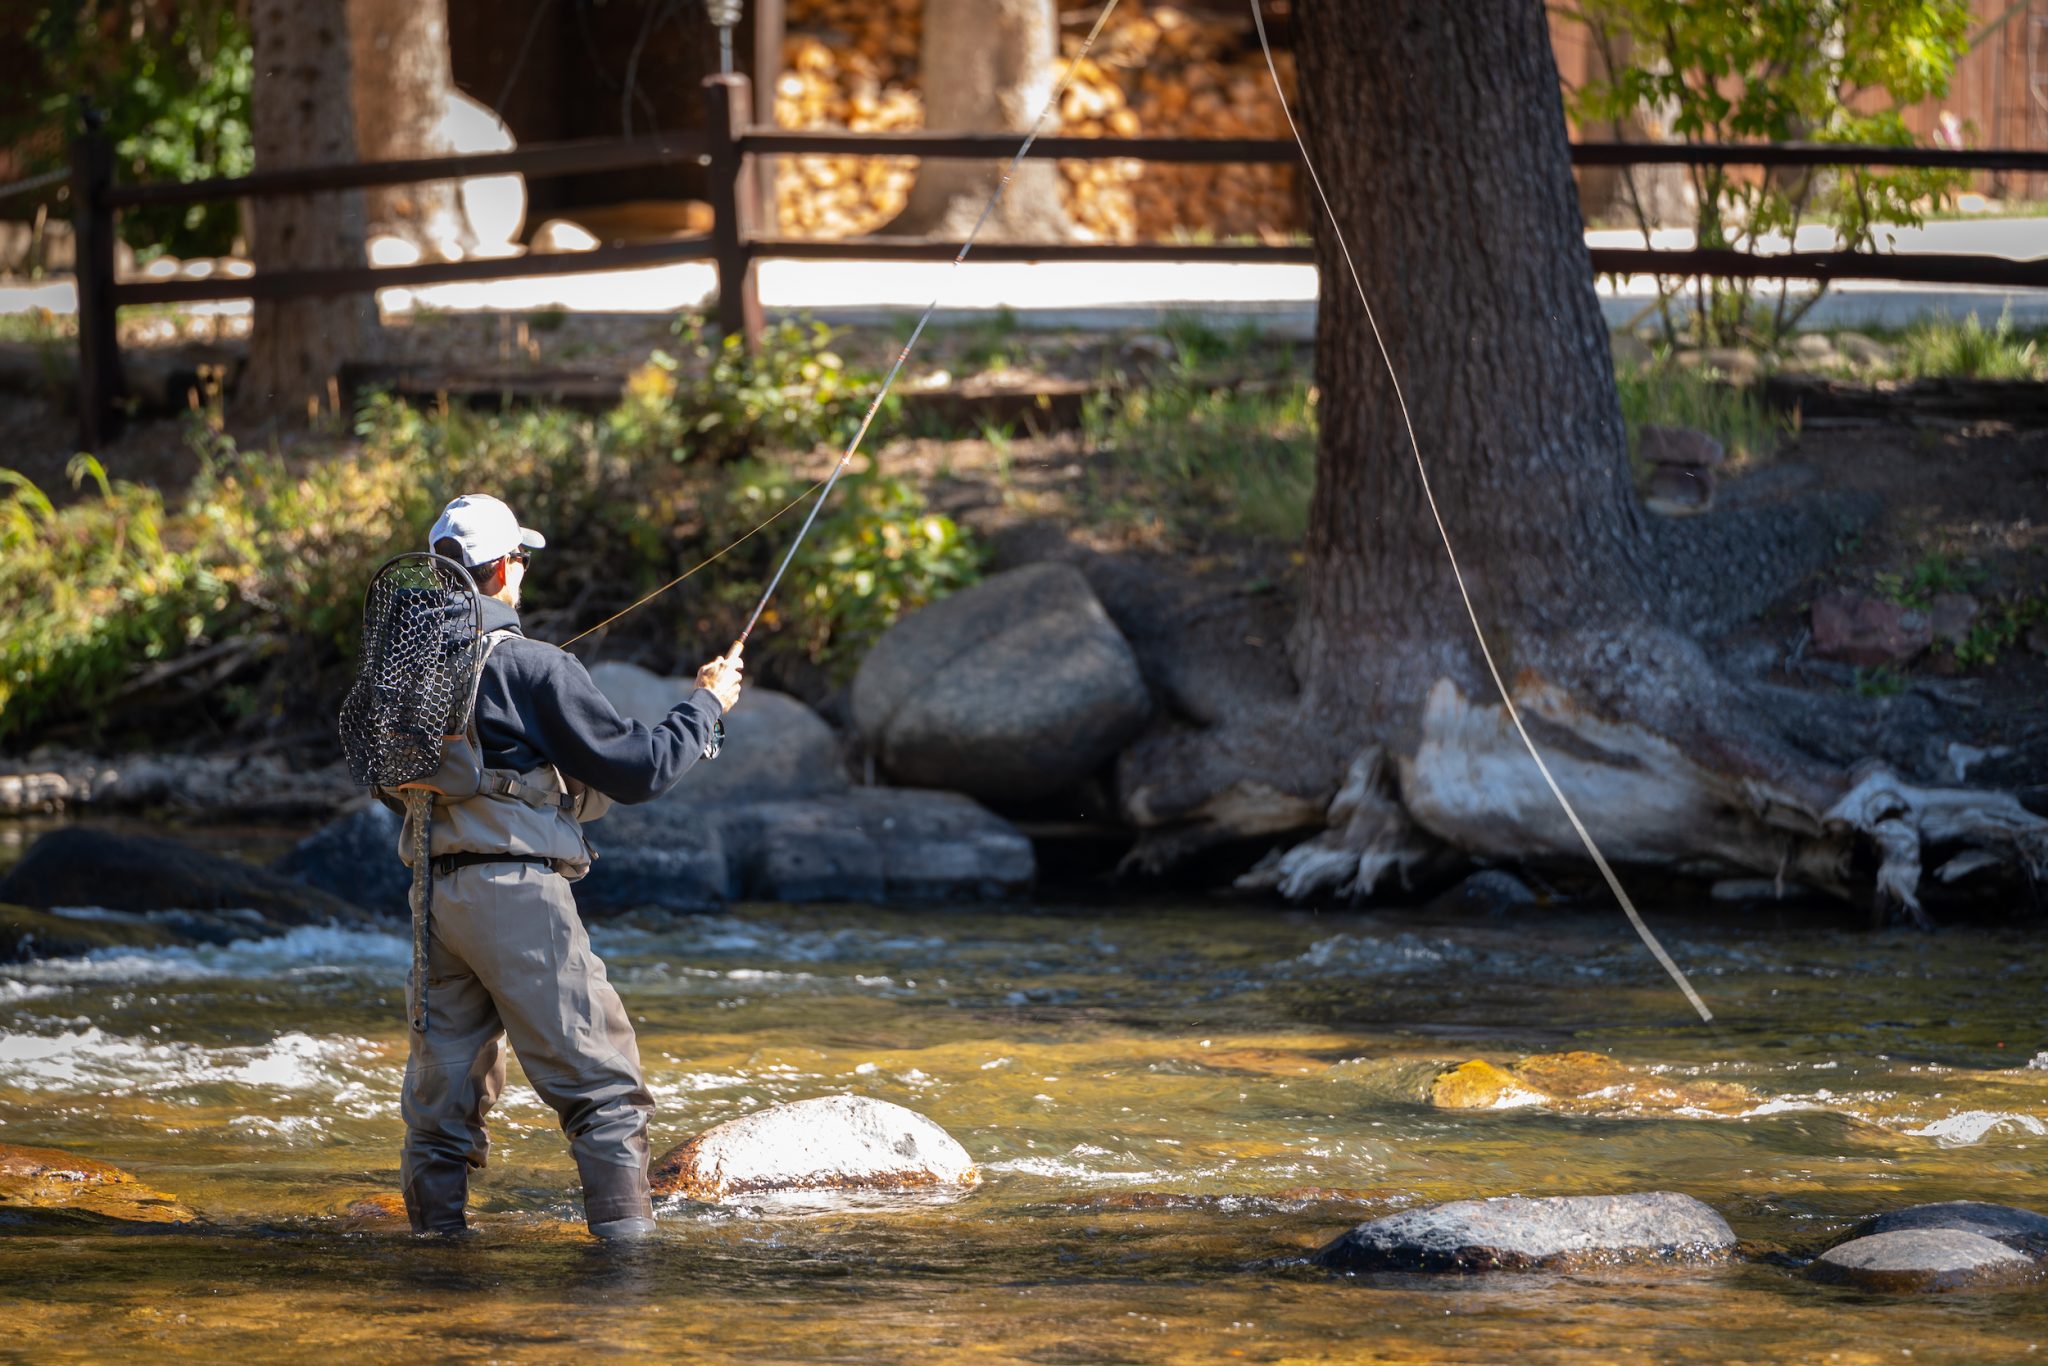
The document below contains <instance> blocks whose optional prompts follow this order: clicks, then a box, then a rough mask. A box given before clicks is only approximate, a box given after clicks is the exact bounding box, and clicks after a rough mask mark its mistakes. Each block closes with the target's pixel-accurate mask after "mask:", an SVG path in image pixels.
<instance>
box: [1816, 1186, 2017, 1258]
mask: <svg viewBox="0 0 2048 1366" xmlns="http://www.w3.org/2000/svg"><path fill="white" fill-rule="evenodd" d="M1916 1229H1948V1230H1950V1231H1953V1232H1957V1233H1974V1234H1976V1235H1977V1236H1978V1237H1980V1238H1989V1239H1991V1240H1992V1241H1994V1242H1999V1243H2003V1244H2005V1245H2006V1246H2007V1247H2009V1248H2012V1249H2014V1250H2015V1251H2019V1252H2024V1253H2027V1254H2028V1255H2029V1256H2034V1257H2040V1256H2043V1255H2048V1214H2036V1213H2035V1212H2034V1211H2033V1210H2030V1209H2021V1208H2019V1207H2018V1206H2017V1205H1993V1204H1987V1203H1985V1202H1983V1201H1980V1200H1945V1201H1942V1202H1941V1203H1939V1204H1933V1205H1909V1206H1907V1207H1906V1208H1905V1209H1895V1210H1889V1211H1887V1212H1886V1213H1884V1214H1880V1215H1877V1216H1875V1217H1874V1218H1870V1219H1866V1220H1864V1221H1863V1222H1862V1223H1860V1224H1858V1225H1857V1226H1856V1227H1855V1228H1853V1229H1851V1230H1850V1231H1849V1233H1848V1237H1847V1238H1845V1239H1844V1240H1843V1241H1845V1242H1846V1241H1848V1240H1849V1239H1854V1238H1867V1237H1869V1236H1871V1235H1872V1234H1876V1233H1903V1232H1907V1231H1909V1230H1916Z"/></svg>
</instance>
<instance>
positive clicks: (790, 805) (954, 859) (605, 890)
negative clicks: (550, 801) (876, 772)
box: [576, 778, 1036, 911]
mask: <svg viewBox="0 0 2048 1366" xmlns="http://www.w3.org/2000/svg"><path fill="white" fill-rule="evenodd" d="M684 781H685V782H687V781H688V779H687V778H686V779H685V780H684ZM590 839H591V843H592V844H593V845H595V846H596V847H597V850H598V859H597V862H596V863H595V864H594V865H593V866H592V868H591V871H590V876H589V877H587V878H585V879H584V880H583V881H582V882H580V883H578V884H577V887H576V899H577V901H578V902H579V903H580V904H582V905H583V906H585V907H587V908H590V909H598V910H604V909H611V910H627V909H631V908H634V907H639V906H658V907H664V908H667V909H670V910H685V911H687V910H704V909H709V908H711V907H715V906H719V905H722V904H724V903H725V902H728V901H939V900H956V899H957V900H990V899H999V898H1003V897H1008V896H1015V895H1018V894H1020V893H1022V892H1024V891H1025V890H1027V889H1028V888H1029V887H1030V886H1031V882H1032V879H1033V876H1034V874H1035V872H1036V861H1035V859H1034V857H1033V854H1032V849H1031V841H1030V840H1028V839H1026V838H1025V837H1024V836H1023V835H1022V834H1020V833H1018V831H1017V830H1016V828H1015V827H1013V826H1011V825H1010V824H1009V822H1007V821H1005V820H1003V819H1001V818H1000V817H998V816H996V815H994V814H992V813H991V812H988V811H985V810H983V809H982V808H981V807H979V806H977V805H975V804H974V803H973V802H972V801H970V800H968V799H967V798H965V797H962V796H960V795H958V794H957V793H952V792H919V791H914V790H905V789H901V788H855V789H853V790H852V791H850V792H846V793H844V794H841V795H839V796H825V797H793V798H788V799H785V800H780V801H764V802H741V803H736V804H733V805H728V806H714V807H710V808H706V809H697V808H692V807H689V806H687V805H685V804H682V803H677V802H666V801H664V802H652V803H649V804H648V805H646V806H629V807H615V808H613V810H612V812H611V814H609V815H608V816H606V817H605V818H604V819H603V820H602V821H599V822H597V823H596V824H594V825H592V826H591V827H590Z"/></svg>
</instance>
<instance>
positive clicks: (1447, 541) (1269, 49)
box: [1249, 0, 1714, 1024]
mask: <svg viewBox="0 0 2048 1366" xmlns="http://www.w3.org/2000/svg"><path fill="white" fill-rule="evenodd" d="M1249 3H1250V4H1251V7H1252V23H1253V25H1254V26H1256V27H1257V29H1258V31H1259V48H1260V50H1261V51H1263V52H1264V53H1265V54H1266V72H1267V74H1268V75H1270V76H1271V77H1272V78H1273V97H1274V99H1276V100H1277V101H1278V102H1279V105H1280V113H1281V116H1282V117H1283V118H1285V119H1286V120H1287V131H1288V132H1289V133H1292V134H1293V135H1294V145H1295V146H1296V147H1297V148H1299V149H1300V150H1301V164H1302V167H1303V169H1305V170H1306V171H1307V172H1308V178H1309V183H1310V184H1311V185H1313V186H1314V187H1315V192H1316V198H1317V200H1319V201H1320V202H1321V203H1322V206H1323V216H1324V217H1325V218H1327V219H1329V221H1330V234H1331V235H1332V236H1333V237H1335V238H1336V239H1337V249H1338V250H1339V251H1340V252H1342V253H1343V256H1344V268H1345V269H1346V270H1348V271H1349V272H1350V273H1351V284H1352V287H1353V288H1354V289H1356V290H1357V291H1358V302H1359V303H1360V304H1361V305H1363V306H1364V308H1365V320H1366V322H1367V323H1368V324H1369V325H1370V326H1371V328H1372V339H1373V344H1374V345H1375V346H1377V347H1378V348H1379V353H1380V360H1381V362H1382V363H1383V364H1385V366H1386V367H1387V378H1388V379H1389V380H1391V381H1392V382H1393V386H1394V401H1395V403H1396V404H1397V405H1398V406H1399V407H1400V410H1401V425H1402V427H1403V429H1404V430H1405V431H1406V432H1407V433H1408V449H1409V450H1410V451H1411V452H1413V454H1414V456H1415V473H1416V474H1417V476H1419V477H1420V478H1421V480H1422V496H1423V498H1424V499H1425V500H1426V501H1427V502H1428V503H1429V515H1430V517H1431V518H1432V519H1433V520H1434V521H1435V522H1436V532H1437V535H1438V536H1439V537H1440V538H1441V539H1442V540H1443V543H1444V554H1445V555H1447V556H1449V557H1450V561H1451V578H1452V579H1453V580H1455V581H1456V582H1457V585H1458V597H1459V599H1460V600H1461V601H1462V602H1463V603H1464V604H1465V615H1466V616H1467V617H1468V618H1469V619H1470V620H1471V622H1472V636H1473V639H1475V640H1477V641H1478V642H1479V653H1480V655H1481V657H1483V658H1484V659H1485V660H1486V672H1487V673H1488V674H1489V675H1490V676H1491V677H1492V679H1493V686H1494V690H1495V691H1496V692H1498V693H1499V694H1500V700H1501V705H1502V706H1504V707H1506V708H1507V713H1508V719H1509V720H1510V721H1512V722H1514V725H1515V734H1517V735H1519V736H1521V737H1522V745H1523V747H1524V748H1525V749H1527V750H1528V751H1529V757H1530V758H1531V759H1534V760H1535V761H1536V769H1537V771H1538V772H1539V773H1541V774H1542V775H1543V782H1544V784H1545V785H1546V786H1547V787H1549V789H1550V795H1551V796H1553V797H1555V798H1557V804H1558V805H1559V806H1561V807H1563V808H1564V814H1565V819H1566V820H1569V821H1570V822H1571V826H1572V829H1573V830H1574V831H1575V832H1577V834H1578V837H1579V842H1580V843H1581V844H1583V845H1585V846H1586V852H1587V853H1588V854H1590V855H1591V856H1592V859H1593V864H1594V866H1595V867H1597V868H1598V869H1599V870H1600V876H1601V877H1603V878H1605V879H1606V880H1607V888H1608V890H1609V891H1611V892H1613V893H1614V899H1615V900H1616V901H1618V902H1620V903H1621V909H1622V910H1623V911H1624V912H1626V913H1627V915H1628V920H1629V923H1630V924H1631V925H1633V926H1635V931H1636V933H1637V934H1638V935H1640V936H1641V937H1642V941H1643V945H1644V947H1646V948H1647V949H1649V951H1650V954H1651V956H1652V957H1654V958H1655V959H1656V960H1657V962H1658V964H1659V965H1660V966H1662V967H1663V969H1664V971H1665V972H1667V973H1669V974H1670V975H1671V980H1672V981H1674V982H1676V983H1677V984H1678V989H1679V990H1680V991H1682V992H1684V993H1685V999H1686V1000H1687V1001H1688V1002H1690V1003H1691V1005H1692V1008H1693V1009H1694V1010H1696V1011H1698V1012H1699V1017H1700V1019H1701V1020H1703V1021H1705V1022H1707V1023H1708V1024H1711V1023H1713V1020H1714V1012H1713V1011H1711V1010H1709V1009H1707V1003H1706V1002H1705V1001H1703V1000H1701V999H1700V994H1699V993H1698V992H1697V991H1694V990H1693V987H1692V983H1691V982H1690V981H1689V980H1687V978H1686V975H1685V973H1684V971H1683V970H1681V969H1680V968H1679V966H1678V964H1677V963H1675V962H1673V961H1672V958H1671V955H1670V954H1668V953H1666V952H1665V951H1664V945H1663V944H1661V943H1659V942H1658V940H1657V936H1656V935H1655V934H1653V933H1651V932H1650V927H1649V925H1647V924H1646V923H1644V921H1643V917H1642V915H1641V913H1640V912H1638V911H1637V910H1636V905H1635V902H1633V901H1631V900H1630V899H1629V895H1628V892H1627V891H1626V890H1625V889H1624V888H1623V887H1622V885H1621V879H1620V878H1618V877H1616V876H1615V875H1614V869H1613V868H1612V867H1610V866H1608V863H1607V857H1606V855H1604V854H1602V853H1601V852H1600V846H1599V845H1597V844H1595V843H1594V842H1593V836H1592V833H1591V832H1590V831H1588V830H1587V829H1586V825H1585V822H1583V821H1581V820H1580V819H1579V813H1578V811H1577V810H1576V809H1574V808H1573V806H1572V804H1571V802H1570V801H1568V800H1566V798H1565V795H1564V791H1563V789H1562V788H1560V787H1558V785H1557V779H1556V778H1554V777H1552V776H1551V773H1550V765H1549V764H1547V763H1545V762H1544V761H1543V753H1542V751H1541V750H1539V749H1537V748H1536V741H1535V740H1534V738H1532V737H1531V736H1530V734H1529V728H1528V727H1527V726H1525V725H1523V724H1522V711H1521V708H1519V707H1517V706H1516V705H1515V699H1514V698H1513V697H1512V696H1511V695H1509V693H1508V685H1507V683H1506V682H1505V681H1504V680H1503V679H1502V678H1501V673H1500V665H1499V664H1497V663H1496V662H1495V661H1494V658H1493V649H1492V647H1491V646H1489V645H1488V644H1487V643H1486V632H1485V631H1483V630H1481V629H1480V626H1479V612H1478V610H1477V609H1475V608H1474V607H1473V605H1472V594H1471V592H1470V590H1468V589H1467V588H1466V587H1465V573H1464V571H1463V570H1462V569H1460V568H1459V567H1458V552H1457V551H1456V550H1455V549H1454V548H1452V545H1451V533H1450V531H1449V530H1448V529H1447V528H1446V527H1445V526H1444V517H1443V513H1442V512H1441V511H1439V510H1438V508H1437V505H1436V491H1435V489H1433V488H1432V487H1431V486H1430V482H1429V469H1428V467H1427V466H1425V465H1424V464H1423V461H1422V443H1421V442H1420V441H1418V440H1417V439H1416V437H1415V421H1414V419H1413V418H1411V417H1410V416H1409V415H1408V397H1407V395H1406V393H1405V392H1404V391H1403V390H1402V388H1401V376H1400V374H1399V373H1398V372H1396V371H1395V369H1394V358H1393V356H1392V355H1391V354H1390V353H1389V352H1388V350H1387V343H1386V339H1385V338H1384V337H1382V336H1381V335H1380V324H1379V319H1378V318H1377V317H1375V316H1374V314H1373V311H1372V301H1371V300H1370V299H1368V298H1367V297H1366V295H1365V282H1364V280H1362V279H1361V278H1360V277H1359V274H1358V265H1357V263H1356V262H1355V261H1354V260H1353V259H1352V257H1351V244H1350V243H1349V242H1347V241H1346V240H1345V238H1344V229H1343V226H1342V225H1341V224H1339V223H1338V221H1337V211H1336V210H1335V209H1334V208H1332V207H1331V206H1330V196H1329V195H1328V194H1326V193H1324V191H1323V178H1322V176H1321V175H1320V174H1319V173H1318V172H1317V171H1316V164H1315V160H1314V158H1312V157H1310V156H1309V154H1308V143H1307V141H1306V140H1305V139H1303V137H1302V136H1301V129H1300V128H1299V127H1297V126H1296V124H1295V122H1294V111H1293V110H1292V109H1290V108H1288V106H1287V91H1286V89H1285V88H1284V87H1283V86H1282V85H1281V84H1280V69H1279V67H1278V66H1276V65H1275V64H1274V62H1273V44H1272V42H1271V41H1270V40H1269V39H1268V38H1267V37H1266V16H1265V15H1264V14H1262V13H1261V12H1260V10H1259V0H1249Z"/></svg>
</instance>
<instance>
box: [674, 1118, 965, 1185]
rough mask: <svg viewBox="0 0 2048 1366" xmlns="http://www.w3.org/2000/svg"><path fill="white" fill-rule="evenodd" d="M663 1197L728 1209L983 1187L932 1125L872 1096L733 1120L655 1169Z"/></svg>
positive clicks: (960, 1150)
mask: <svg viewBox="0 0 2048 1366" xmlns="http://www.w3.org/2000/svg"><path fill="white" fill-rule="evenodd" d="M652 1175H653V1181H654V1191H655V1194H657V1195H683V1196H687V1197H689V1198H690V1199H692V1200H705V1201H713V1202H717V1201H724V1200H730V1199H732V1198H733V1197H735V1196H742V1195H750V1194H761V1193H767V1192H775V1191H817V1190H832V1191H913V1190H929V1189H935V1188H937V1189H945V1188H954V1189H966V1188H968V1187H972V1186H975V1185H978V1184H980V1181H981V1173H980V1172H978V1171H976V1170H975V1166H974V1160H973V1159H972V1158H970V1157H969V1156H968V1155H967V1150H966V1149H965V1148H962V1147H961V1146H960V1145H959V1144H958V1143H957V1142H955V1141H954V1139H953V1136H952V1135H951V1134H948V1133H947V1132H946V1131H945V1130H944V1129H942V1128H940V1127H939V1126H938V1125H937V1124H934V1123H933V1122H932V1121H931V1120H929V1119H927V1118H925V1117H924V1116H923V1115H920V1114H918V1113H917V1112H916V1111H915V1110H907V1109H905V1108H904V1107H902V1106H901V1105H894V1104H891V1103H890V1102H888V1101H886V1100H875V1099H873V1098H872V1097H868V1096H821V1097H819V1098H817V1099H814V1100H800V1101H796V1102H794V1103H792V1104H789V1105H777V1106H773V1107H771V1108H770V1109H766V1110H762V1111H760V1112H758V1113H756V1114H751V1115H744V1116H742V1117H740V1118H739V1119H734V1120H728V1121H726V1122H725V1123H724V1124H720V1125H718V1126H717V1127H716V1128H712V1129H707V1130H705V1131H704V1132H703V1133H701V1134H699V1135H697V1137H695V1138H693V1139H691V1140H690V1141H689V1142H687V1143H685V1144H683V1145H682V1146H680V1147H678V1148H675V1149H673V1150H672V1151H670V1152H669V1153H668V1154H666V1155H665V1156H664V1157H662V1159H661V1160H660V1161H659V1162H657V1163H655V1164H654V1168H653V1172H652Z"/></svg>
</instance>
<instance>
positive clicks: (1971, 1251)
mask: <svg viewBox="0 0 2048 1366" xmlns="http://www.w3.org/2000/svg"><path fill="white" fill-rule="evenodd" d="M1806 1274H1807V1275H1809V1276H1810V1277H1812V1278H1813V1279H1814V1280H1817V1281H1825V1282H1828V1283H1830V1284H1835V1285H1853V1286H1855V1287H1857V1288H1859V1289H1863V1290H1882V1291H1918V1290H1965V1289H1973V1288H1976V1287H1979V1286H2003V1285H2010V1284H2012V1283H2013V1282H2015V1281H2019V1280H2024V1279H2027V1278H2029V1277H2032V1276H2034V1275H2036V1274H2038V1267H2037V1266H2036V1264H2035V1262H2034V1259H2033V1258H2031V1257H2028V1256H2026V1255H2025V1254H2024V1253H2019V1252H2015V1251H2013V1250H2012V1249H2011V1248H2009V1247H2007V1246H2006V1245H2005V1244H2004V1243H2001V1242H1997V1241H1995V1240H1993V1239H1990V1238H1986V1237H1985V1236H1983V1235H1982V1234H1979V1233H1968V1232H1965V1231H1963V1230H1961V1229H1952V1228H1905V1229H1899V1230H1897V1231H1895V1232H1891V1233H1873V1234H1871V1235H1869V1236H1868V1237H1864V1238H1852V1239H1850V1240H1849V1241H1848V1242H1846V1243H1841V1244H1839V1245H1837V1246H1835V1247H1831V1248H1829V1249H1828V1250H1827V1251H1826V1252H1823V1253H1822V1254H1821V1255H1820V1259H1819V1260H1818V1261H1816V1262H1814V1263H1813V1265H1812V1266H1810V1267H1808V1268H1807V1273H1806Z"/></svg>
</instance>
